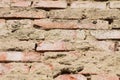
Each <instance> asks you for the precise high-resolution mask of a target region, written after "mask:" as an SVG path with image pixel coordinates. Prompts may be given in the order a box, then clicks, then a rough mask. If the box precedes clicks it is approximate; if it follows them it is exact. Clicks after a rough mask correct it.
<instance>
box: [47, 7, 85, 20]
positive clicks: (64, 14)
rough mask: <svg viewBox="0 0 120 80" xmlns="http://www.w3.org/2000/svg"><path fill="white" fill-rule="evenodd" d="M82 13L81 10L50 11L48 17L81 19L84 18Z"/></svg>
mask: <svg viewBox="0 0 120 80" xmlns="http://www.w3.org/2000/svg"><path fill="white" fill-rule="evenodd" d="M83 13H84V12H83V10H81V9H65V10H51V11H50V12H49V14H48V16H49V17H50V18H58V19H61V18H62V19H81V18H84V17H85V16H84V15H83Z"/></svg>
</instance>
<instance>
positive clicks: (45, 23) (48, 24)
mask: <svg viewBox="0 0 120 80" xmlns="http://www.w3.org/2000/svg"><path fill="white" fill-rule="evenodd" d="M34 25H37V26H40V27H41V28H44V29H52V28H58V29H59V28H62V29H64V28H65V29H77V28H78V25H77V22H74V21H73V22H72V21H71V22H70V21H69V22H52V21H51V20H46V19H45V20H34Z"/></svg>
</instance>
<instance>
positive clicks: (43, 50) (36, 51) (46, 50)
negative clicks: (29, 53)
mask: <svg viewBox="0 0 120 80" xmlns="http://www.w3.org/2000/svg"><path fill="white" fill-rule="evenodd" d="M35 51H36V52H42V53H44V52H70V51H74V50H35Z"/></svg>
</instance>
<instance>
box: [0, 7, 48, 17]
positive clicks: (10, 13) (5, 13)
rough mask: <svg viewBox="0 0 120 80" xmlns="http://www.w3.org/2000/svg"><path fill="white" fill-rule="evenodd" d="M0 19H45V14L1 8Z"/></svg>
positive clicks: (35, 10)
mask: <svg viewBox="0 0 120 80" xmlns="http://www.w3.org/2000/svg"><path fill="white" fill-rule="evenodd" d="M0 10H1V12H0V18H27V19H28V18H30V19H31V18H45V17H46V12H45V11H44V10H38V9H24V8H12V9H10V8H1V9H0Z"/></svg>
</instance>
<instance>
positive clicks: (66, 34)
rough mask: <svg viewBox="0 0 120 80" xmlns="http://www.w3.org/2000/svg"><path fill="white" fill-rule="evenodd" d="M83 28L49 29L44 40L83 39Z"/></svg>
mask: <svg viewBox="0 0 120 80" xmlns="http://www.w3.org/2000/svg"><path fill="white" fill-rule="evenodd" d="M85 36H86V35H85V31H84V30H58V29H57V30H49V31H47V32H46V34H45V39H46V40H54V41H56V40H64V41H72V40H84V38H85Z"/></svg>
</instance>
